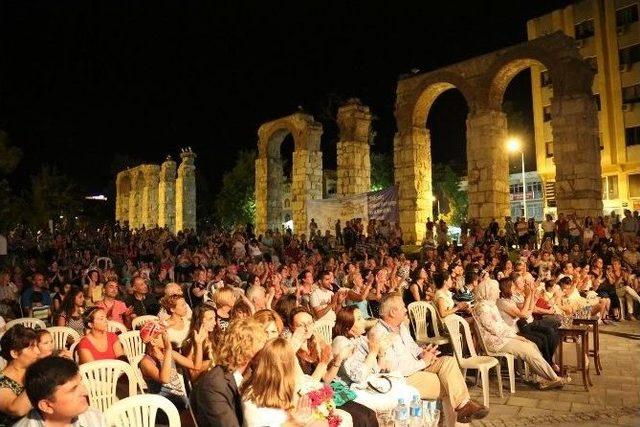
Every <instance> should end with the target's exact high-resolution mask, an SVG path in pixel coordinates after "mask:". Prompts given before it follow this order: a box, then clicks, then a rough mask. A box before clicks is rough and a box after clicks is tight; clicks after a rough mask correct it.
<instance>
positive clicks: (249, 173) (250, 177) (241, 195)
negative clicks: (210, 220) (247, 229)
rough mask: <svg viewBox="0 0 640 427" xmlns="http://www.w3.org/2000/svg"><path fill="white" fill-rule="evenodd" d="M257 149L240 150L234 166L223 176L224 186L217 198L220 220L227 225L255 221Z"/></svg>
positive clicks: (216, 208)
mask: <svg viewBox="0 0 640 427" xmlns="http://www.w3.org/2000/svg"><path fill="white" fill-rule="evenodd" d="M255 163H256V152H255V150H250V151H245V150H243V151H240V152H239V153H238V158H237V159H236V163H235V165H234V166H233V168H232V169H231V170H230V171H229V172H226V173H225V174H224V176H223V177H222V188H221V189H220V193H219V194H218V197H217V198H216V202H215V203H216V205H215V212H216V217H217V220H218V222H219V223H220V224H221V225H223V226H225V227H228V226H233V225H236V224H247V223H251V224H253V223H254V218H255V211H256V203H255Z"/></svg>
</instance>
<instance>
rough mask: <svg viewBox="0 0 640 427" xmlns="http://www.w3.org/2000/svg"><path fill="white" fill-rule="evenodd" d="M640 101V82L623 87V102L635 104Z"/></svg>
mask: <svg viewBox="0 0 640 427" xmlns="http://www.w3.org/2000/svg"><path fill="white" fill-rule="evenodd" d="M634 102H640V84H637V85H633V86H627V87H623V88H622V103H623V104H633V103H634Z"/></svg>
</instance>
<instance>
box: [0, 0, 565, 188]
mask: <svg viewBox="0 0 640 427" xmlns="http://www.w3.org/2000/svg"><path fill="white" fill-rule="evenodd" d="M223 3H227V4H223ZM567 3H568V1H550V0H545V1H537V0H526V1H525V0H518V1H513V0H511V1H491V2H479V1H446V2H435V1H427V0H423V1H419V2H418V1H416V2H399V1H394V2H391V1H384V2H379V3H378V2H374V1H362V2H356V1H344V0H343V1H340V2H335V3H334V2H327V1H322V2H319V1H298V2H296V3H281V2H276V1H255V2H237V1H235V2H219V1H214V0H203V1H188V0H180V1H177V0H176V1H146V2H145V1H135V0H133V1H132V0H125V1H116V0H102V1H87V0H82V1H63V0H60V1H52V0H15V1H11V0H4V1H2V2H1V3H0V32H1V33H2V34H1V37H0V40H1V43H2V45H1V46H0V48H1V49H0V52H1V55H2V57H1V60H0V72H1V74H0V128H1V129H3V130H5V131H6V132H8V134H9V137H10V139H11V142H12V144H14V145H17V146H19V147H21V148H22V149H23V151H24V158H23V160H22V162H21V164H20V166H19V168H18V170H17V171H16V172H15V173H14V175H13V176H12V177H11V180H12V184H13V185H14V187H17V188H20V186H23V185H24V184H25V183H26V182H27V180H26V177H28V175H29V174H31V173H34V172H35V171H37V170H38V169H39V168H40V165H41V164H43V163H46V164H51V165H56V166H57V167H58V169H59V170H61V171H63V172H64V173H66V174H68V175H69V176H71V177H73V178H74V179H76V180H77V181H78V182H80V183H81V184H82V186H83V187H84V188H85V189H86V190H87V191H89V192H102V191H103V190H104V189H105V188H106V187H107V186H108V185H109V183H110V182H112V181H113V179H114V175H113V172H114V171H113V170H112V169H113V168H114V165H115V164H117V162H114V158H115V157H116V155H121V156H122V155H125V156H129V157H130V158H133V159H136V160H139V161H140V162H142V161H144V162H151V163H159V162H161V161H162V160H163V159H164V157H165V156H166V155H167V154H172V155H173V156H174V158H176V157H177V155H178V153H179V151H180V147H184V146H191V147H192V148H193V150H194V151H196V153H197V154H198V159H197V161H196V165H197V167H198V168H199V170H201V171H202V172H204V174H203V175H204V177H205V178H206V180H207V181H208V182H209V184H210V186H211V187H212V188H215V187H216V186H218V185H219V181H220V178H221V175H222V173H223V172H224V171H225V170H228V169H229V168H231V167H232V165H233V162H234V157H235V153H236V152H237V150H239V149H241V148H254V147H255V146H256V139H257V137H256V131H257V128H258V126H259V125H260V124H261V123H262V122H264V121H268V120H271V119H275V118H278V117H280V116H283V115H287V114H290V113H292V112H294V111H295V110H296V109H297V107H298V106H302V108H304V110H305V111H308V112H310V113H312V114H314V116H315V117H316V119H317V120H319V121H322V122H323V124H324V125H325V133H324V135H323V140H322V146H323V150H324V163H325V166H326V167H335V142H336V139H337V130H336V127H335V124H333V123H332V122H331V121H330V120H328V118H327V117H325V116H324V115H323V112H325V114H326V111H327V110H328V109H329V107H330V106H331V105H332V102H333V103H335V101H336V100H341V99H343V100H346V99H347V98H349V97H352V96H356V97H359V98H360V99H361V100H362V101H363V102H364V103H365V104H367V105H369V106H370V107H371V109H372V111H373V113H374V114H375V116H376V118H377V119H376V121H375V123H374V126H375V129H376V131H377V138H376V141H375V146H374V148H373V149H374V150H375V151H379V152H385V151H386V152H390V151H391V148H392V143H393V134H394V132H395V123H394V119H393V105H394V100H395V87H396V82H397V79H398V76H399V75H400V74H404V73H407V72H409V70H411V69H412V68H419V69H420V70H422V71H429V70H433V69H437V68H439V67H442V66H445V65H448V64H451V63H453V62H457V61H460V60H463V59H467V58H470V57H473V56H476V55H479V54H483V53H487V52H490V51H493V50H495V49H498V48H501V47H505V46H509V45H511V44H515V43H518V42H521V41H525V40H526V21H527V19H530V18H532V17H535V16H539V15H541V14H544V13H548V12H549V11H551V10H553V9H555V8H558V7H560V6H564V5H566V4H567ZM530 96H531V95H530V86H529V75H528V73H527V72H523V73H522V74H521V75H519V76H518V77H517V78H516V79H515V81H514V82H513V83H512V85H511V86H510V88H509V90H508V93H507V96H506V99H508V100H510V101H512V102H514V103H515V104H516V105H518V106H519V108H521V109H522V110H523V111H524V113H525V114H526V115H530V109H531V107H530V105H529V103H530ZM466 112H467V110H466V104H465V102H464V99H463V98H462V96H461V94H460V93H459V92H457V91H455V90H452V91H449V92H446V93H445V94H443V96H442V97H441V98H440V99H439V100H438V101H437V103H436V104H435V105H434V108H433V110H432V113H431V114H430V116H429V119H428V123H429V127H430V129H431V132H432V144H433V158H434V161H436V162H451V161H462V162H463V161H464V159H463V158H460V153H464V120H465V116H466ZM527 117H528V116H527Z"/></svg>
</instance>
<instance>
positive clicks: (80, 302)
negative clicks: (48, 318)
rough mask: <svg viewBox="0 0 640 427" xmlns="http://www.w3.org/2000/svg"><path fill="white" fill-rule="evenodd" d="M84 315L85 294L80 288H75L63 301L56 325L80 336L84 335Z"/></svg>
mask: <svg viewBox="0 0 640 427" xmlns="http://www.w3.org/2000/svg"><path fill="white" fill-rule="evenodd" d="M82 313H84V293H83V292H82V289H80V288H73V289H71V290H70V291H69V292H68V293H67V295H65V297H64V300H62V307H61V310H60V315H59V316H58V321H57V322H56V324H57V325H58V326H66V327H68V328H71V329H73V330H74V331H76V332H77V333H78V334H80V335H84V322H83V320H82Z"/></svg>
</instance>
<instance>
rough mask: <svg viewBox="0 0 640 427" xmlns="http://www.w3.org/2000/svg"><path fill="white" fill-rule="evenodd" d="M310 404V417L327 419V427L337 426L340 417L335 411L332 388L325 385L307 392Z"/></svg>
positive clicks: (340, 420) (340, 421) (340, 419)
mask: <svg viewBox="0 0 640 427" xmlns="http://www.w3.org/2000/svg"><path fill="white" fill-rule="evenodd" d="M307 397H308V398H309V403H310V405H311V409H312V414H311V419H315V420H327V422H328V423H329V427H338V426H339V425H340V423H342V418H340V416H339V415H337V414H336V413H335V409H336V405H335V403H334V401H333V389H332V388H331V387H330V386H329V385H325V386H323V387H322V388H319V389H317V390H312V391H310V392H308V393H307Z"/></svg>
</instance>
